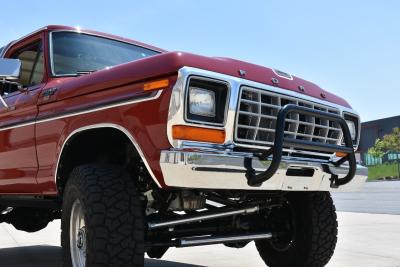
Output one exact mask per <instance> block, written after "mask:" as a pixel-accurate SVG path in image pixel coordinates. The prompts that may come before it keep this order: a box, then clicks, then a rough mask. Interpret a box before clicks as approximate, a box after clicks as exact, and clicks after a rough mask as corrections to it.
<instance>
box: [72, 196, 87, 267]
mask: <svg viewBox="0 0 400 267" xmlns="http://www.w3.org/2000/svg"><path fill="white" fill-rule="evenodd" d="M85 226H86V223H85V217H84V212H83V207H82V205H81V202H80V201H79V200H78V199H77V200H75V202H74V204H73V205H72V209H71V217H70V224H69V238H70V239H69V243H70V253H71V261H72V266H73V267H85V266H86V227H85Z"/></svg>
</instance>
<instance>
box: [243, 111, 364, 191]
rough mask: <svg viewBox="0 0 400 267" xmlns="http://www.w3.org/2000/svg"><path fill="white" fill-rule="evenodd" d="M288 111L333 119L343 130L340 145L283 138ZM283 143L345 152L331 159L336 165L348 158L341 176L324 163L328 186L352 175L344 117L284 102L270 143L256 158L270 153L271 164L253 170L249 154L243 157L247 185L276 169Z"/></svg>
mask: <svg viewBox="0 0 400 267" xmlns="http://www.w3.org/2000/svg"><path fill="white" fill-rule="evenodd" d="M292 112H294V113H298V114H304V115H308V116H317V117H319V118H323V119H327V120H331V121H335V122H337V123H338V124H339V125H340V127H341V128H342V131H343V137H344V146H339V145H332V144H322V143H317V142H313V141H306V140H298V139H293V138H286V137H285V121H286V117H287V115H288V114H289V113H292ZM284 146H290V147H298V148H302V149H311V150H321V151H325V152H332V153H334V152H344V153H346V154H347V156H345V157H343V158H341V159H340V160H338V161H336V162H333V164H334V165H335V166H340V165H342V164H343V163H345V162H349V170H348V173H347V175H346V176H345V177H343V178H339V176H338V175H337V174H334V173H332V171H331V170H330V169H329V166H328V165H325V167H326V171H327V172H328V173H330V174H331V178H330V180H331V187H332V188H337V187H339V186H341V185H344V184H347V183H348V182H350V181H351V180H352V179H353V178H354V176H355V174H356V168H357V163H356V157H355V154H354V147H353V141H352V139H351V135H350V130H349V127H348V126H347V123H346V121H345V120H344V118H342V117H340V116H338V115H336V114H331V113H327V112H322V111H318V110H315V109H311V108H307V107H302V106H297V105H293V104H288V105H285V106H284V107H283V108H282V109H281V110H280V111H279V113H278V116H277V120H276V129H275V140H274V145H273V146H272V147H271V148H270V149H269V150H267V151H265V152H263V153H262V154H261V155H260V159H267V158H268V157H269V156H271V155H272V160H271V164H270V165H269V167H268V169H267V170H266V171H264V172H262V173H259V174H257V173H256V172H255V170H254V169H253V167H252V159H251V158H245V159H244V167H245V168H246V178H247V183H248V185H249V186H260V185H261V184H262V183H263V182H265V181H267V180H268V179H270V178H271V177H272V176H273V175H274V174H275V173H276V171H277V170H278V168H279V165H280V163H281V161H282V153H283V147H284Z"/></svg>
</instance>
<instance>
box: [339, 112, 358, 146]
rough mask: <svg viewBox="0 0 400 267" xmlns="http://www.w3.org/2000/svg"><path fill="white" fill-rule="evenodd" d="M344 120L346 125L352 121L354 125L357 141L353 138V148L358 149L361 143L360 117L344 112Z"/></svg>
mask: <svg viewBox="0 0 400 267" xmlns="http://www.w3.org/2000/svg"><path fill="white" fill-rule="evenodd" d="M343 118H344V119H345V121H346V123H348V121H351V122H353V123H354V126H355V131H356V132H355V139H353V138H352V141H353V146H354V147H355V148H358V145H359V143H360V132H361V121H360V117H359V116H358V115H357V114H354V113H349V112H343Z"/></svg>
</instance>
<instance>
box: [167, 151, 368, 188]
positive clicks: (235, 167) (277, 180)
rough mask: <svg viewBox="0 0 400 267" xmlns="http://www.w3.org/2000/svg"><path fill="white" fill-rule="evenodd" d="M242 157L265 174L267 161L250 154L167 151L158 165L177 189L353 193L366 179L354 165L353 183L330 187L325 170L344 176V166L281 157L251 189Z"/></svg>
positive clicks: (345, 171)
mask: <svg viewBox="0 0 400 267" xmlns="http://www.w3.org/2000/svg"><path fill="white" fill-rule="evenodd" d="M245 158H252V162H253V168H254V169H255V170H256V171H257V172H263V171H265V169H266V168H268V166H269V164H270V159H269V160H265V161H261V160H259V159H258V158H257V157H254V155H253V154H251V153H242V152H227V151H215V150H214V151H205V150H198V151H193V150H185V149H182V150H176V149H175V150H174V149H171V150H165V151H162V152H161V158H160V165H161V170H162V173H163V176H164V181H165V183H166V185H168V186H170V187H180V188H204V189H232V190H235V189H236V190H281V191H357V190H360V189H361V188H362V187H363V185H364V183H365V181H366V179H367V177H368V169H367V168H366V167H363V166H357V172H356V175H355V177H354V179H353V180H351V181H350V182H349V183H348V184H345V185H342V186H340V187H339V188H331V186H330V185H331V181H330V178H331V174H330V173H328V172H327V169H326V168H329V169H330V171H331V172H333V173H335V174H338V175H339V176H344V175H346V174H347V172H348V166H347V165H343V166H341V167H335V166H334V165H333V164H332V163H328V162H327V161H324V160H316V159H305V158H295V157H283V160H282V162H281V165H280V167H279V169H278V171H277V172H276V174H275V175H274V176H272V177H271V178H270V179H269V180H268V181H266V182H264V183H263V184H262V185H261V186H259V187H254V186H249V185H248V184H247V178H246V176H245V175H246V168H245V167H244V166H245V165H244V159H245ZM302 171H303V175H302V174H301V173H302Z"/></svg>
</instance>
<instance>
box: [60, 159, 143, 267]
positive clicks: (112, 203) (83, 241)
mask: <svg viewBox="0 0 400 267" xmlns="http://www.w3.org/2000/svg"><path fill="white" fill-rule="evenodd" d="M63 195H64V198H63V209H62V221H61V228H62V234H61V242H62V247H63V260H64V267H124V266H132V267H143V266H144V212H143V208H142V203H141V201H140V199H139V195H138V193H137V191H136V190H135V186H134V183H133V181H132V179H131V178H130V177H129V175H128V174H127V173H126V172H125V171H124V170H123V169H121V168H119V167H116V166H110V165H85V166H79V167H76V168H75V169H74V170H73V171H72V173H71V175H70V178H69V180H68V182H67V185H66V187H65V190H64V194H63Z"/></svg>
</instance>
